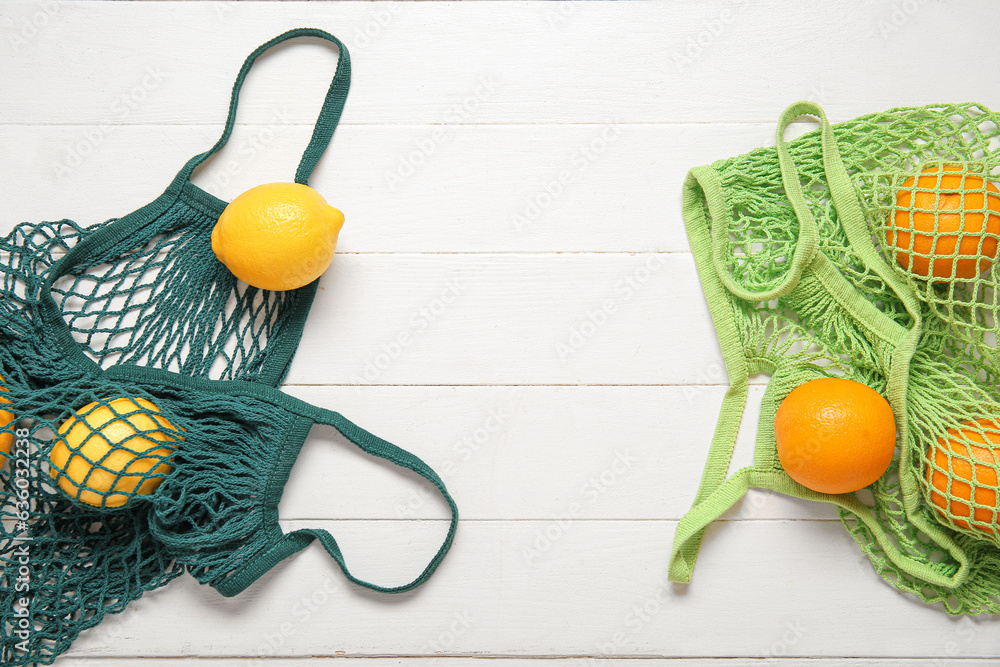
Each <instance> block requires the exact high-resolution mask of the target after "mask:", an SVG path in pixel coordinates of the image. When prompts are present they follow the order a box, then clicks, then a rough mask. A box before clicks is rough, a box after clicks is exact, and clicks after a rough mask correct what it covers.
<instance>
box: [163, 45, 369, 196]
mask: <svg viewBox="0 0 1000 667" xmlns="http://www.w3.org/2000/svg"><path fill="white" fill-rule="evenodd" d="M298 37H318V38H320V39H325V40H327V41H329V42H333V43H334V44H336V45H337V49H338V50H339V51H340V56H339V58H338V59H337V71H336V73H335V74H334V76H333V81H332V82H331V83H330V88H329V90H327V93H326V99H325V100H324V102H323V108H322V109H321V110H320V112H319V117H318V118H317V119H316V125H315V127H314V128H313V133H312V138H311V139H310V140H309V145H308V146H307V147H306V149H305V152H304V153H303V154H302V160H301V161H300V162H299V166H298V169H297V170H296V171H295V182H296V183H301V184H303V185H308V184H309V177H310V176H311V175H312V172H313V169H315V168H316V164H317V163H318V162H319V159H320V157H322V155H323V151H325V150H326V147H327V145H328V144H329V143H330V139H331V138H333V132H334V130H336V129H337V123H338V122H340V115H341V113H342V112H343V110H344V103H345V102H346V101H347V93H348V90H349V89H350V87H351V56H350V54H349V53H348V51H347V47H346V46H344V43H343V42H341V41H340V40H339V39H337V38H336V37H334V36H333V35H331V34H330V33H328V32H326V31H324V30H319V29H317V28H296V29H295V30H289V31H288V32H286V33H283V34H281V35H278V36H277V37H275V38H274V39H272V40H270V41H268V42H265V43H264V44H261V45H260V46H258V47H257V48H256V49H255V50H254V52H253V53H251V54H250V55H249V56H247V59H246V61H244V63H243V67H242V68H240V73H239V74H238V75H237V77H236V83H235V84H233V94H232V97H231V99H230V101H229V117H228V118H227V119H226V128H225V130H223V132H222V136H221V137H219V140H218V141H217V142H215V145H214V146H212V147H211V148H210V149H209V150H207V151H205V152H204V153H201V154H200V155H196V156H194V157H193V158H191V159H190V160H188V162H187V164H185V165H184V167H183V168H182V169H181V170H180V172H179V173H178V174H177V178H178V179H179V180H188V179H190V178H191V174H192V172H194V170H195V168H196V167H198V165H200V164H201V163H202V162H204V161H205V160H207V159H208V158H210V157H211V156H213V155H215V154H216V153H217V152H219V150H220V149H221V148H222V147H223V146H225V145H226V142H227V141H229V137H230V136H231V135H232V133H233V127H234V125H235V124H236V108H237V106H238V105H239V99H240V89H241V88H243V82H244V81H245V80H246V77H247V74H248V73H249V72H250V68H251V67H253V64H254V62H255V61H256V60H257V58H259V57H260V56H261V55H262V54H263V53H264V52H265V51H267V50H268V49H270V48H271V47H273V46H276V45H278V44H281V43H282V42H285V41H288V40H289V39H296V38H298Z"/></svg>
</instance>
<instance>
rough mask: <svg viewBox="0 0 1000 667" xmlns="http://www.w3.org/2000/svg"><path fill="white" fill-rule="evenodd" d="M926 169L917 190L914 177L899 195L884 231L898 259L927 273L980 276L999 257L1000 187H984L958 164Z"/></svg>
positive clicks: (919, 272) (911, 268) (912, 269)
mask: <svg viewBox="0 0 1000 667" xmlns="http://www.w3.org/2000/svg"><path fill="white" fill-rule="evenodd" d="M921 173H922V174H927V175H926V176H920V177H919V178H917V179H916V188H914V179H913V177H910V178H909V179H907V180H906V182H904V183H903V186H902V188H900V190H899V191H898V192H897V193H896V209H895V214H894V215H893V216H892V219H891V220H890V221H889V222H890V224H889V228H888V229H887V230H886V233H885V240H886V242H887V243H888V245H889V247H895V248H896V262H898V263H899V265H900V266H901V267H903V268H904V269H906V270H907V271H909V272H910V273H915V274H917V275H919V276H923V277H927V276H931V275H933V276H934V277H935V278H951V277H953V276H954V277H955V278H960V279H963V280H969V279H971V278H975V277H976V276H978V275H979V274H980V273H982V272H983V271H985V270H986V269H987V268H989V266H990V264H992V263H993V260H995V259H996V257H997V236H998V235H1000V190H998V189H997V187H996V186H995V185H993V184H992V183H989V182H987V183H986V184H985V187H984V185H983V179H982V178H980V177H979V176H972V175H969V174H967V173H965V172H964V170H963V167H962V166H961V165H958V164H945V165H941V164H933V165H930V166H928V167H926V168H925V169H924V170H923V171H922V172H921ZM994 193H996V194H994ZM984 199H986V200H987V201H985V202H984ZM984 212H986V213H985V214H984ZM959 256H962V257H959ZM932 258H933V264H932V262H931V259H932Z"/></svg>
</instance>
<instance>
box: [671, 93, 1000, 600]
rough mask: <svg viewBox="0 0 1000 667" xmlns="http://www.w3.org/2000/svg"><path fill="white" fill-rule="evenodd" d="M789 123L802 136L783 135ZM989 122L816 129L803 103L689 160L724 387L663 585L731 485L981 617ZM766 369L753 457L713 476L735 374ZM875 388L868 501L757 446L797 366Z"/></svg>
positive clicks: (990, 355) (960, 116) (990, 362)
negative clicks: (776, 496) (892, 447)
mask: <svg viewBox="0 0 1000 667" xmlns="http://www.w3.org/2000/svg"><path fill="white" fill-rule="evenodd" d="M801 115H812V116H816V117H818V118H819V121H820V123H821V127H820V129H818V130H816V131H813V132H810V133H809V134H806V135H804V136H802V137H800V138H798V139H796V140H794V141H791V142H786V141H785V140H784V137H783V134H784V130H785V128H786V126H787V125H788V123H790V122H791V121H792V120H794V119H795V118H797V117H798V116H801ZM998 172H1000V130H998V118H997V116H996V115H995V114H993V113H992V112H990V111H989V110H988V109H986V108H984V107H982V106H980V105H976V104H964V105H939V106H928V107H920V108H900V109H893V110H890V111H887V112H885V113H878V114H872V115H869V116H863V117H861V118H857V119H855V120H852V121H849V122H845V123H840V124H838V125H835V126H831V125H830V124H829V123H828V122H827V120H826V117H825V115H824V114H823V111H822V109H820V108H819V107H818V106H817V105H815V104H812V103H809V102H799V103H797V104H794V105H792V106H791V107H789V109H787V110H786V111H785V113H784V114H783V115H782V117H781V120H780V122H779V124H778V132H777V146H776V147H775V148H760V149H757V150H754V151H752V152H750V153H747V154H745V155H741V156H739V157H735V158H731V159H728V160H721V161H719V162H716V163H714V164H712V165H710V166H707V167H699V168H696V169H693V170H692V171H691V172H690V174H689V175H688V178H687V181H686V183H685V186H684V216H685V220H686V224H687V231H688V236H689V239H690V242H691V247H692V250H693V252H694V257H695V260H696V263H697V267H698V273H699V276H700V278H701V281H702V285H703V288H704V291H705V295H706V297H707V299H708V303H709V306H710V309H711V312H712V316H713V319H714V322H715V325H716V329H717V331H718V335H719V340H720V343H721V345H722V351H723V355H724V357H725V361H726V365H727V369H728V371H729V375H730V382H731V386H730V388H729V390H728V392H727V393H726V397H725V399H724V402H723V406H722V412H721V415H720V417H719V421H718V425H717V428H716V432H715V436H714V438H713V441H712V445H711V448H710V453H709V459H708V464H707V465H706V468H705V473H704V476H703V478H702V481H701V486H700V488H699V490H698V494H697V497H696V498H695V501H694V505H693V507H692V509H691V511H690V512H689V513H688V514H687V515H686V516H685V517H684V518H683V519H682V520H681V521H680V523H679V524H678V527H677V531H676V534H675V538H674V546H673V550H672V553H671V559H670V566H669V575H670V578H671V580H673V581H678V582H686V581H689V580H690V578H691V574H692V570H693V568H694V564H695V559H696V558H697V554H698V550H699V547H700V545H701V541H702V538H703V536H704V532H705V527H706V526H707V524H709V523H710V522H711V521H713V520H714V519H716V518H718V517H719V516H720V515H721V514H722V513H723V512H724V511H725V510H726V509H728V508H729V507H731V506H732V505H733V504H734V503H735V502H737V501H738V500H739V498H740V497H742V496H743V495H744V494H745V493H746V491H747V489H748V488H750V487H759V488H763V489H771V490H774V491H778V492H780V493H785V494H788V495H792V496H797V497H799V498H806V499H810V500H817V501H822V502H828V503H833V504H835V505H837V506H839V508H840V513H841V517H842V518H843V522H844V525H845V526H846V527H847V529H848V530H849V531H850V533H851V535H852V536H853V537H854V539H855V540H856V541H857V543H858V544H859V545H860V547H861V549H862V550H863V551H864V552H865V553H866V554H867V555H868V556H869V558H870V559H871V561H872V564H873V565H874V566H875V568H876V570H877V571H878V572H879V574H880V575H881V576H882V577H884V578H885V579H886V580H888V581H889V582H891V583H892V584H893V585H894V586H896V587H897V588H899V589H901V590H903V591H906V592H909V593H912V594H914V595H916V596H918V597H919V598H920V599H922V600H924V601H925V602H928V603H937V602H941V603H943V605H944V608H945V609H946V610H947V611H948V612H949V613H953V614H979V613H983V612H989V613H996V612H1000V549H998V547H1000V528H998V523H997V522H998V519H1000V488H998V482H997V470H998V468H1000V461H998V460H997V451H996V450H995V449H994V447H993V443H998V444H1000V425H998V424H997V419H1000V392H998V389H997V386H998V385H997V383H998V376H997V370H996V369H997V362H998V355H997V336H996V334H997V329H998V314H1000V297H998V294H1000V292H998V290H997V280H998V278H997V270H996V268H995V266H994V260H995V259H996V255H997V241H998V238H1000V217H998V213H1000V191H998V190H996V188H995V186H994V185H993V184H992V183H990V178H997V174H998ZM758 373H764V374H769V375H770V376H771V378H770V381H769V383H768V386H767V389H766V391H765V394H764V399H763V404H762V407H761V416H760V422H759V425H758V429H757V444H756V449H755V457H754V464H753V465H752V466H750V467H747V468H744V469H742V470H740V471H738V472H736V473H735V474H733V475H732V476H730V477H728V478H727V474H728V466H729V462H730V460H731V457H732V451H733V446H734V444H735V441H736V433H737V429H738V427H739V423H740V420H741V417H742V414H743V409H744V405H745V401H746V397H747V387H748V379H749V377H750V376H751V375H753V374H758ZM824 376H842V377H848V378H851V379H854V380H857V381H859V382H863V383H865V384H867V385H869V386H871V387H873V388H874V389H876V390H877V391H879V392H880V393H882V394H883V395H884V396H886V398H887V399H888V401H889V403H890V405H891V406H892V409H893V412H894V414H895V418H896V426H897V433H898V450H897V456H896V458H895V460H894V462H893V464H892V466H891V467H890V469H889V471H888V472H887V473H886V474H885V475H884V476H883V477H882V478H881V479H880V480H878V481H877V482H876V483H875V484H873V485H872V486H871V487H870V490H871V497H870V498H867V496H866V498H867V500H863V499H862V496H861V495H859V494H854V493H852V494H843V495H826V494H822V493H818V492H815V491H811V490H809V489H807V488H805V487H803V486H801V485H799V484H797V483H796V482H794V481H793V480H792V479H791V478H790V477H789V476H788V475H787V474H786V473H785V472H784V471H783V470H782V468H781V465H780V463H779V460H778V456H777V451H776V448H775V438H774V415H775V411H776V409H777V406H778V405H779V404H780V403H781V401H782V400H783V399H784V397H785V396H786V395H787V394H788V393H789V392H790V391H791V390H792V389H794V388H795V387H797V386H798V385H800V384H802V383H804V382H806V381H808V380H811V379H815V378H817V377H824Z"/></svg>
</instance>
